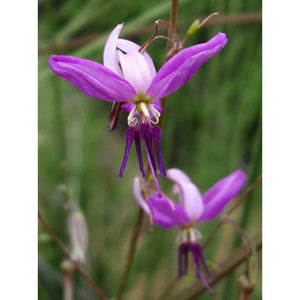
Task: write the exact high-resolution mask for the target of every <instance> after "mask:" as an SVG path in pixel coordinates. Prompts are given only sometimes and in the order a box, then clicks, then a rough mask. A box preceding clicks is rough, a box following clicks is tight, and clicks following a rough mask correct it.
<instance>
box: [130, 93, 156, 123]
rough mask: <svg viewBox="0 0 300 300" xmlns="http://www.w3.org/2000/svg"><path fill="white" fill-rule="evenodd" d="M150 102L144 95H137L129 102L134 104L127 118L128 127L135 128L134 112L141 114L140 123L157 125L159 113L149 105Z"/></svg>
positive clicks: (150, 99)
mask: <svg viewBox="0 0 300 300" xmlns="http://www.w3.org/2000/svg"><path fill="white" fill-rule="evenodd" d="M151 102H152V98H150V97H147V96H145V95H139V96H138V97H137V98H135V99H133V100H132V101H131V103H132V104H134V107H133V108H132V110H131V111H130V113H129V115H128V117H127V122H128V126H129V127H132V126H135V125H136V124H137V122H138V120H137V118H136V116H135V114H136V112H139V113H140V114H141V123H152V124H154V125H155V124H158V122H159V117H160V113H159V111H158V110H157V109H155V108H154V107H153V105H151Z"/></svg>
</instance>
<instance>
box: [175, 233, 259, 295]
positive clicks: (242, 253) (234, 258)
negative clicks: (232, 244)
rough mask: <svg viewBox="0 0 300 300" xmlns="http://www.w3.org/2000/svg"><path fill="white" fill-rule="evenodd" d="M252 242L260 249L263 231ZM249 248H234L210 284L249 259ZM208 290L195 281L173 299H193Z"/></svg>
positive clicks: (214, 274) (210, 280) (213, 274)
mask: <svg viewBox="0 0 300 300" xmlns="http://www.w3.org/2000/svg"><path fill="white" fill-rule="evenodd" d="M251 242H252V244H253V245H254V247H255V249H256V250H260V249H261V247H262V233H261V231H259V232H258V233H257V234H256V235H255V236H253V237H252V238H251ZM248 256H249V249H248V247H247V246H245V245H243V246H240V247H239V248H238V249H236V250H234V251H233V252H232V253H231V254H230V255H229V256H228V257H227V258H226V259H224V260H223V261H222V262H221V263H220V264H219V266H220V268H218V270H217V271H215V272H214V273H212V277H211V278H210V279H209V280H208V284H209V285H210V286H213V285H214V284H215V283H217V282H218V281H219V280H220V279H222V278H223V277H224V276H226V275H227V274H228V273H230V272H231V271H233V270H234V269H235V268H236V267H238V266H239V265H240V264H241V263H242V262H244V261H245V260H247V259H248ZM205 291H206V288H205V286H204V285H203V284H202V283H200V282H199V280H198V281H197V282H195V283H194V284H193V285H191V286H189V287H187V288H185V289H183V290H182V291H181V292H179V293H178V294H177V295H176V296H175V297H173V298H171V299H172V300H192V299H195V297H197V296H199V295H200V294H202V293H203V292H205Z"/></svg>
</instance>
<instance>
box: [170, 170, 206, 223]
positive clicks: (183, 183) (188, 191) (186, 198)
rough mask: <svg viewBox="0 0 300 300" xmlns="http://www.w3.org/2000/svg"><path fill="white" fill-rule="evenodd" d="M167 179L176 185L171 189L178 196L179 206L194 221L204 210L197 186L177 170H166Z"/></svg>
mask: <svg viewBox="0 0 300 300" xmlns="http://www.w3.org/2000/svg"><path fill="white" fill-rule="evenodd" d="M167 177H168V178H169V179H171V180H173V181H174V182H175V183H176V184H175V186H174V187H173V193H174V194H179V202H180V204H181V206H182V207H183V208H184V210H185V211H186V213H187V214H188V216H189V218H190V219H191V220H193V221H196V220H197V219H198V218H199V216H200V215H201V214H202V212H203V209H204V205H203V201H202V197H201V194H200V191H199V190H198V188H197V186H196V185H195V184H193V183H192V182H191V180H190V178H189V177H188V176H187V175H186V174H185V173H184V172H182V171H181V170H179V169H170V170H168V171H167Z"/></svg>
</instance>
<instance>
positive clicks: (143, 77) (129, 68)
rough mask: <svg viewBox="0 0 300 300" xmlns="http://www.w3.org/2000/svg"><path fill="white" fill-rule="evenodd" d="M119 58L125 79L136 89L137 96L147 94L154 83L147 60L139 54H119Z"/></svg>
mask: <svg viewBox="0 0 300 300" xmlns="http://www.w3.org/2000/svg"><path fill="white" fill-rule="evenodd" d="M119 57H120V64H121V67H122V71H123V75H124V78H125V79H126V80H127V81H128V82H130V84H131V85H132V86H133V87H134V88H135V90H136V93H137V94H139V93H141V94H145V92H146V90H147V89H148V87H149V85H150V83H151V81H152V74H151V71H150V69H149V66H148V64H147V63H146V60H145V58H144V57H143V56H142V55H141V54H140V53H139V52H130V53H127V54H123V53H122V52H119Z"/></svg>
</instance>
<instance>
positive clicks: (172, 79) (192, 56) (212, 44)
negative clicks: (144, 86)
mask: <svg viewBox="0 0 300 300" xmlns="http://www.w3.org/2000/svg"><path fill="white" fill-rule="evenodd" d="M226 43H227V38H226V35H225V34H224V33H218V34H217V35H216V36H215V37H213V38H212V39H211V40H209V41H208V42H207V43H204V44H199V45H195V46H192V47H189V48H186V49H184V50H181V51H180V52H179V53H178V54H176V55H175V56H174V57H172V58H171V59H170V60H169V61H167V62H166V63H165V64H164V65H163V67H162V68H161V69H160V70H159V71H158V73H157V74H156V76H155V78H154V79H153V81H152V83H151V85H150V87H149V89H148V91H147V93H146V94H147V95H149V96H152V97H154V98H162V97H165V96H167V95H169V94H171V93H173V92H175V91H176V90H178V89H179V88H180V87H181V86H183V85H184V84H185V83H186V82H187V81H188V80H189V79H190V77H191V76H192V75H193V74H194V73H195V72H196V71H197V70H198V68H200V67H201V65H202V64H203V63H204V62H206V61H207V60H208V59H210V58H211V57H213V56H214V55H216V54H217V53H218V52H220V51H221V50H222V48H223V47H224V46H225V44H226Z"/></svg>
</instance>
